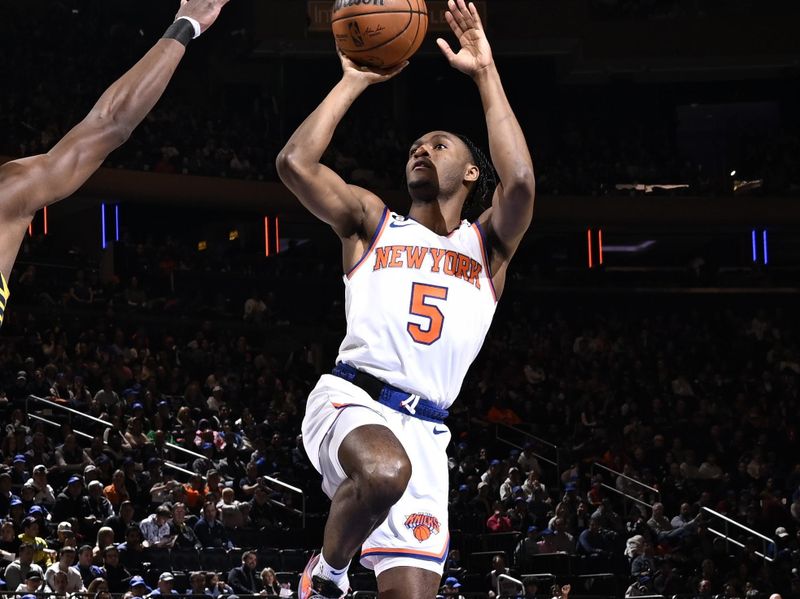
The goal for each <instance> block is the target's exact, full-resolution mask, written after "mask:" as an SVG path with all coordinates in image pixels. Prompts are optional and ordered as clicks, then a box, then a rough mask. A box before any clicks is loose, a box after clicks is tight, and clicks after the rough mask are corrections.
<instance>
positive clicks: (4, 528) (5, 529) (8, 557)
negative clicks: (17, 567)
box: [0, 520, 22, 569]
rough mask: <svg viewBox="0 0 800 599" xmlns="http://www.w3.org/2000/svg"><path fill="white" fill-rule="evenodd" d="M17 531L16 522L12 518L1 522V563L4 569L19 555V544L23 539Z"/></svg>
mask: <svg viewBox="0 0 800 599" xmlns="http://www.w3.org/2000/svg"><path fill="white" fill-rule="evenodd" d="M15 532H16V531H15V530H14V522H12V521H11V520H4V521H3V523H2V524H0V564H2V566H3V569H5V567H6V566H8V564H10V563H11V562H13V561H14V560H15V559H17V556H18V555H19V546H20V545H21V544H22V541H20V540H19V537H17V535H16V534H14V533H15Z"/></svg>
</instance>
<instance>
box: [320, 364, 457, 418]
mask: <svg viewBox="0 0 800 599" xmlns="http://www.w3.org/2000/svg"><path fill="white" fill-rule="evenodd" d="M331 374H333V375H334V376H338V377H339V378H342V379H344V380H346V381H350V382H351V383H353V384H354V385H356V386H357V387H360V388H361V389H363V390H364V391H366V392H367V394H368V395H369V396H370V397H371V398H372V399H374V400H375V401H377V402H379V403H381V404H383V405H385V406H386V407H388V408H392V409H393V410H397V411H398V412H402V413H403V414H408V415H409V416H413V417H414V418H419V419H420V420H427V421H428V422H436V423H439V424H441V423H442V421H443V420H444V419H445V418H447V416H448V415H449V412H448V411H447V410H443V409H441V408H439V407H438V406H436V404H434V403H433V402H432V401H430V400H429V399H425V398H423V397H420V396H419V395H414V394H413V393H409V392H408V391H403V390H402V389H398V388H397V387H393V386H392V385H389V384H387V383H384V382H383V381H381V380H379V379H377V378H375V377H374V376H372V375H371V374H367V373H366V372H362V371H360V370H358V369H356V368H353V367H352V366H350V365H349V364H344V363H339V364H337V365H336V366H335V367H334V369H333V371H332V373H331Z"/></svg>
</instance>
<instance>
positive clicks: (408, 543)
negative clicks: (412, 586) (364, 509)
mask: <svg viewBox="0 0 800 599" xmlns="http://www.w3.org/2000/svg"><path fill="white" fill-rule="evenodd" d="M367 424H378V425H382V426H386V427H388V428H389V430H391V431H392V432H393V433H394V435H395V436H396V437H397V438H398V440H399V441H400V443H401V444H402V445H403V448H404V449H405V451H406V453H407V454H408V457H409V459H410V460H411V467H412V472H411V480H410V481H409V483H408V487H407V488H406V491H405V493H404V494H403V496H402V497H401V498H400V501H398V502H397V503H396V504H394V506H393V507H392V508H391V510H390V511H389V515H388V517H387V518H386V520H385V521H384V522H383V523H382V524H381V525H380V526H379V527H378V528H377V529H375V531H373V533H372V534H371V535H370V536H369V538H367V540H366V541H365V542H364V544H363V546H362V548H361V563H362V565H364V566H365V567H367V568H370V569H372V570H375V574H376V575H379V574H380V573H381V572H384V571H386V570H389V569H391V568H396V567H400V566H409V567H413V568H423V569H425V570H431V571H433V572H436V573H438V574H440V575H441V574H442V572H443V570H444V562H445V560H446V558H447V551H448V548H449V544H450V543H449V541H450V535H449V530H448V528H447V505H448V468H447V453H446V449H447V445H448V443H449V442H450V429H448V428H447V426H445V425H444V424H441V423H435V422H429V421H426V420H421V419H419V418H415V417H414V416H412V415H411V414H404V413H402V412H398V411H397V410H393V409H392V408H388V407H386V406H384V405H382V404H380V403H378V402H377V401H375V400H373V399H372V398H371V397H370V396H369V395H368V394H367V393H366V392H365V391H364V390H362V389H361V388H360V387H357V386H355V385H353V384H352V383H350V382H348V381H345V380H344V379H341V378H339V377H336V376H333V375H330V374H325V375H322V377H321V378H320V380H319V382H318V383H317V386H316V387H314V390H313V391H312V392H311V394H310V395H309V397H308V402H307V404H306V413H305V417H304V418H303V426H302V432H303V445H304V447H305V450H306V453H307V454H308V457H309V459H310V460H311V463H312V464H314V467H315V468H316V469H317V471H318V472H319V473H320V474H322V490H323V491H325V493H326V494H327V495H328V497H333V495H334V493H336V489H338V488H339V485H340V484H341V483H342V482H343V481H344V480H345V479H346V478H347V475H346V474H345V472H344V470H343V469H342V466H341V464H340V463H339V457H338V456H339V447H340V446H341V444H342V441H343V440H344V438H345V437H346V436H347V435H348V433H350V432H351V431H352V430H353V429H356V428H358V427H359V426H364V425H367Z"/></svg>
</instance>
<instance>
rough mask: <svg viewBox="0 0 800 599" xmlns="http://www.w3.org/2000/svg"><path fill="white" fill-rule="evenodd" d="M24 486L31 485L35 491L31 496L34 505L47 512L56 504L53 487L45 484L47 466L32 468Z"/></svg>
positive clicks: (40, 465)
mask: <svg viewBox="0 0 800 599" xmlns="http://www.w3.org/2000/svg"><path fill="white" fill-rule="evenodd" d="M37 434H39V433H37ZM35 436H36V435H34V437H35ZM25 484H26V485H33V487H34V489H36V494H35V495H34V496H33V500H34V502H36V505H40V506H42V507H44V508H47V509H48V510H50V509H53V506H54V505H55V504H56V496H55V494H54V493H53V487H51V486H50V485H49V484H48V482H47V466H45V465H44V464H37V465H36V466H34V467H33V474H32V475H31V478H30V479H29V480H28V481H27V482H26V483H25Z"/></svg>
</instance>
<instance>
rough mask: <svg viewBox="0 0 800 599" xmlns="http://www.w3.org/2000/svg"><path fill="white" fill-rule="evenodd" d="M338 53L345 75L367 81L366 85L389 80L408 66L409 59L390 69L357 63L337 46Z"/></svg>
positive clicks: (363, 81)
mask: <svg viewBox="0 0 800 599" xmlns="http://www.w3.org/2000/svg"><path fill="white" fill-rule="evenodd" d="M336 53H337V54H338V55H339V60H341V61H342V71H343V72H344V76H345V77H348V78H352V79H353V80H357V81H360V82H362V83H365V84H366V85H372V84H373V83H383V82H384V81H388V80H389V79H391V78H392V77H394V76H395V75H397V74H398V73H400V71H402V70H403V69H404V68H406V67H407V66H408V61H407V60H406V61H404V62H401V63H400V64H399V65H397V66H395V67H392V68H390V69H378V68H374V67H367V66H362V65H360V64H356V63H355V62H353V61H352V60H350V59H349V58H347V56H346V55H345V54H344V52H342V51H341V50H340V49H339V48H338V47H337V48H336Z"/></svg>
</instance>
